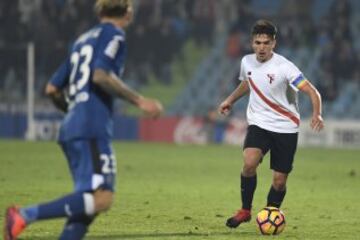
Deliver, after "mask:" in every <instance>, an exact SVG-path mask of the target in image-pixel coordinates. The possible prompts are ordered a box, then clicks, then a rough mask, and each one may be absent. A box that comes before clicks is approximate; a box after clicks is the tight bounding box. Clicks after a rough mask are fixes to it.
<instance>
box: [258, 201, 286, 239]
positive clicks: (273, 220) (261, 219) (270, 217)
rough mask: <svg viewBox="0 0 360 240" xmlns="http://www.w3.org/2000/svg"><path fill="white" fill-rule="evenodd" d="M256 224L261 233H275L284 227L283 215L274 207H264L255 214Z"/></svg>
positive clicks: (278, 232)
mask: <svg viewBox="0 0 360 240" xmlns="http://www.w3.org/2000/svg"><path fill="white" fill-rule="evenodd" d="M256 224H257V226H258V227H259V230H260V232H261V234H263V235H277V234H280V233H281V232H282V231H283V230H284V228H285V215H284V213H283V212H282V211H281V210H280V209H278V208H276V207H265V208H263V209H261V211H260V212H259V213H258V214H257V217H256Z"/></svg>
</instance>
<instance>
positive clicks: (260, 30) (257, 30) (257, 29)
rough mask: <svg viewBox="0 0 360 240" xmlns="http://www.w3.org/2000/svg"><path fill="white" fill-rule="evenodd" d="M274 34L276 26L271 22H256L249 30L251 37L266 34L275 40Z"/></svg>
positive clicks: (261, 20) (262, 20)
mask: <svg viewBox="0 0 360 240" xmlns="http://www.w3.org/2000/svg"><path fill="white" fill-rule="evenodd" d="M276 33H277V29H276V26H275V25H274V24H273V23H272V22H270V21H268V20H264V19H260V20H258V21H256V23H255V24H254V26H253V27H252V30H251V34H252V36H254V35H258V34H266V35H268V36H269V37H271V38H272V39H275V37H276Z"/></svg>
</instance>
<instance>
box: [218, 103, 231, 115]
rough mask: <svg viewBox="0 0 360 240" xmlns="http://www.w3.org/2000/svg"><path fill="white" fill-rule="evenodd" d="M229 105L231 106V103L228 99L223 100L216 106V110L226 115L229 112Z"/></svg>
mask: <svg viewBox="0 0 360 240" xmlns="http://www.w3.org/2000/svg"><path fill="white" fill-rule="evenodd" d="M231 107H232V103H231V102H229V101H228V100H225V101H223V102H222V103H221V104H220V106H219V108H218V112H219V113H221V114H223V115H228V114H229V113H230V110H231Z"/></svg>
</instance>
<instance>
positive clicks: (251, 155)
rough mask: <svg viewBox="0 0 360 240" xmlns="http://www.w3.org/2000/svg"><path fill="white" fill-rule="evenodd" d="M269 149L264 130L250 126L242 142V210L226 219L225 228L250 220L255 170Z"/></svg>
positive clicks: (255, 180)
mask: <svg viewBox="0 0 360 240" xmlns="http://www.w3.org/2000/svg"><path fill="white" fill-rule="evenodd" d="M268 149H269V141H268V137H267V133H266V131H265V130H263V129H261V128H259V127H257V126H254V125H250V126H249V127H248V132H247V135H246V138H245V142H244V151H243V158H244V165H243V169H242V172H241V180H240V181H241V201H242V208H241V209H240V210H239V211H238V212H237V213H236V214H235V215H234V216H232V217H230V218H229V219H227V221H226V226H228V227H230V228H235V227H237V226H239V224H241V223H242V222H248V221H250V219H251V206H252V201H253V197H254V192H255V189H256V184H257V175H256V169H257V167H258V166H259V164H260V162H261V160H262V158H263V156H264V155H265V154H266V152H267V151H268Z"/></svg>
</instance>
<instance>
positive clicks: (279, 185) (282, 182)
mask: <svg viewBox="0 0 360 240" xmlns="http://www.w3.org/2000/svg"><path fill="white" fill-rule="evenodd" d="M273 187H274V189H275V190H276V191H284V190H285V189H286V178H284V177H275V178H274V179H273Z"/></svg>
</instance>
